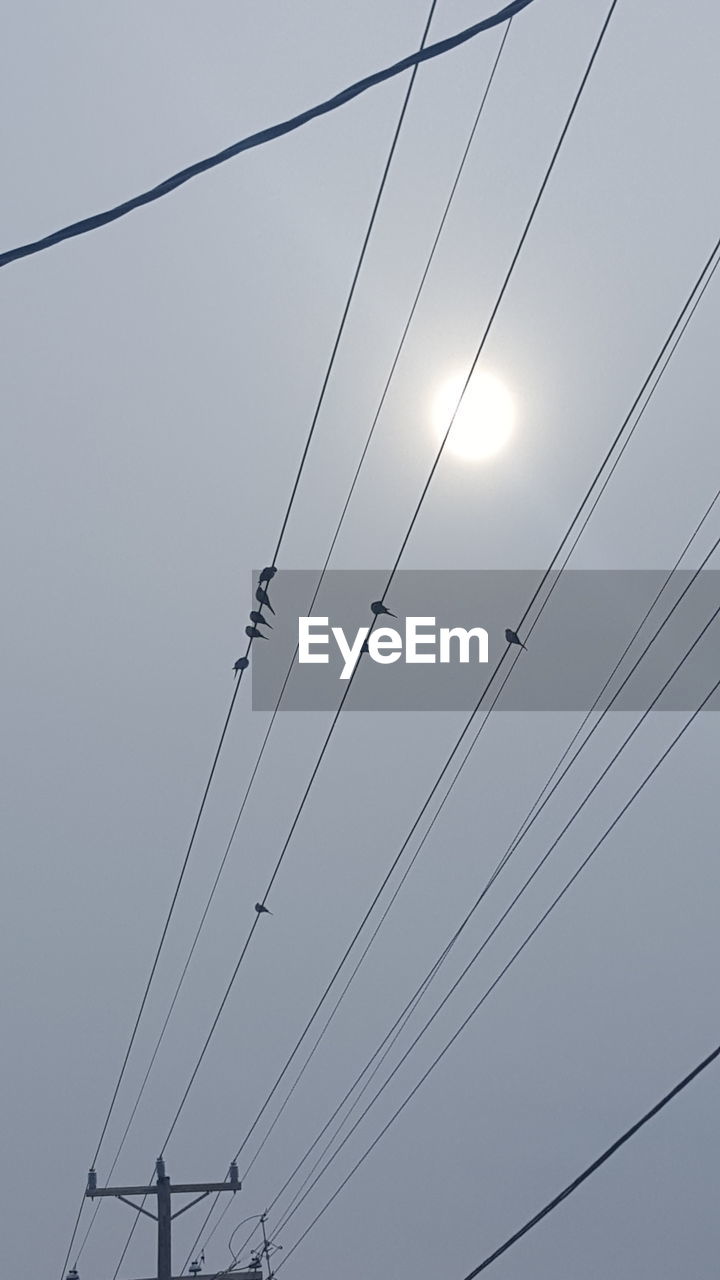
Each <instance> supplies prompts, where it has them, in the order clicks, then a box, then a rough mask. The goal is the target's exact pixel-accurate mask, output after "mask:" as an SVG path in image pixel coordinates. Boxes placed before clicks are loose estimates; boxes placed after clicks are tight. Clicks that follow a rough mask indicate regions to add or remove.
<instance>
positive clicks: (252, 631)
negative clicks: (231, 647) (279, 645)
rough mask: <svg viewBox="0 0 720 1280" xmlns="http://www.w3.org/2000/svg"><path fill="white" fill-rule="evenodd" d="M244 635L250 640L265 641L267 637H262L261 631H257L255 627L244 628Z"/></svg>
mask: <svg viewBox="0 0 720 1280" xmlns="http://www.w3.org/2000/svg"><path fill="white" fill-rule="evenodd" d="M245 635H246V636H249V637H250V639H251V640H267V636H264V635H263V633H262V631H258V629H257V627H246V628H245Z"/></svg>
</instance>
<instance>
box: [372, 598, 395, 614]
mask: <svg viewBox="0 0 720 1280" xmlns="http://www.w3.org/2000/svg"><path fill="white" fill-rule="evenodd" d="M370 608H371V609H372V611H373V613H374V614H375V617H376V618H379V617H381V616H382V617H388V618H397V614H396V613H391V612H390V610H389V609H386V608H385V605H384V604H383V602H382V600H373V602H372V604H371V605H370Z"/></svg>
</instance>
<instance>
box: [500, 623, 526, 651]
mask: <svg viewBox="0 0 720 1280" xmlns="http://www.w3.org/2000/svg"><path fill="white" fill-rule="evenodd" d="M505 639H506V640H507V642H508V644H519V645H520V648H521V649H527V645H526V644H523V642H522V640H521V639H520V637H519V635H518V633H517V631H511V630H510V627H506V628H505Z"/></svg>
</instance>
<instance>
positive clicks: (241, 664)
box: [233, 658, 250, 675]
mask: <svg viewBox="0 0 720 1280" xmlns="http://www.w3.org/2000/svg"><path fill="white" fill-rule="evenodd" d="M249 666H250V659H249V658H238V660H237V662H236V663H235V666H234V667H233V671H234V672H235V675H237V673H238V671H244V670H245V668H246V667H249Z"/></svg>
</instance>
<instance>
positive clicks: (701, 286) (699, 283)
mask: <svg viewBox="0 0 720 1280" xmlns="http://www.w3.org/2000/svg"><path fill="white" fill-rule="evenodd" d="M719 251H720V238H719V239H718V240H717V241H716V242H715V245H714V246H713V249H712V251H711V253H710V255H709V256H708V258H707V260H706V262H705V264H704V266H703V267H702V269H701V271H700V273H699V275H698V277H697V279H696V281H695V283H694V284H693V286H692V289H691V290H690V293H689V294H688V296H687V298H686V300H685V302H684V304H683V306H682V308H681V310H680V313H679V315H678V317H677V318H676V320H675V321H674V323H673V325H672V327H671V329H670V332H669V333H668V335H667V337H666V339H665V341H664V343H663V345H662V347H661V349H660V352H659V354H658V356H657V357H656V359H655V361H654V362H653V365H652V367H651V369H650V372H649V373H648V375H647V377H646V378H645V380H644V382H643V384H642V386H641V388H640V391H639V392H638V394H637V396H636V397H635V400H634V401H633V404H632V405H631V407H630V410H629V411H628V413H627V415H626V417H625V419H624V420H623V423H622V425H621V427H620V429H619V431H618V432H617V434H616V436H615V437H614V439H613V441H612V443H611V445H610V447H609V449H608V450H607V452H606V454H605V457H604V458H603V460H602V462H601V463H600V466H599V467H598V469H597V471H596V473H595V476H594V478H593V480H592V482H591V484H590V486H589V488H588V490H587V492H586V495H585V497H584V498H583V500H582V502H581V504H580V506H579V507H578V510H577V512H576V514H575V516H574V517H573V519H572V521H571V522H570V525H569V527H568V529H567V531H566V532H565V534H564V535H563V537H562V539H561V541H560V544H559V546H558V548H557V551H556V552H555V555H554V556H553V558H552V560H551V562H550V565H549V567H548V569H547V570H546V571H545V572H544V574H543V576H542V578H541V581H540V583H539V585H538V587H537V589H536V591H535V592H534V593H533V596H532V597H531V600H530V601H529V603H528V605H527V607H526V609H525V611H524V613H523V615H522V618H521V619H520V624H519V625H520V627H522V624H523V622H524V621H525V620H526V618H527V617H528V614H529V613H530V611H531V609H532V608H533V606H534V604H535V602H536V600H537V598H538V595H539V593H540V591H541V590H542V589H543V587H544V585H545V582H546V581H547V579H548V577H549V576H550V574H551V573H552V572H553V569H554V565H555V562H556V561H557V559H558V557H559V555H560V553H561V552H562V549H563V547H564V546H565V544H566V542H567V540H568V538H569V537H570V536H571V534H572V531H573V529H574V528H575V525H576V524H577V522H578V520H579V519H580V517H581V515H582V512H583V510H584V508H585V506H586V504H587V502H588V501H589V499H590V497H591V495H592V493H593V490H594V489H595V486H596V485H597V483H598V481H599V479H600V476H601V475H602V472H603V470H604V469H605V466H606V465H607V463H608V461H609V459H610V458H611V456H612V454H613V452H614V450H615V448H616V447H617V445H618V443H619V441H620V440H621V438H622V436H623V435H624V434H625V432H626V430H627V427H628V425H629V423H630V422H631V420H632V417H633V415H634V413H635V411H636V409H637V408H638V405H639V404H640V402H641V400H642V398H643V396H644V395H645V394H646V392H647V391H648V388H649V387H650V388H651V389H650V391H649V394H648V396H647V400H646V402H645V404H644V405H643V407H642V409H641V410H640V413H639V415H638V417H637V419H636V421H635V422H634V424H633V426H632V428H631V430H630V431H629V432H628V434H627V437H626V439H625V441H624V443H623V445H622V447H621V449H620V451H619V453H618V456H617V457H616V458H615V460H614V462H613V464H612V467H611V468H610V471H609V473H608V475H607V476H606V478H605V480H604V481H603V483H602V485H601V488H600V490H599V492H598V494H597V495H596V497H595V499H594V501H593V503H592V505H591V507H590V510H589V511H588V513H587V515H586V516H585V519H584V521H583V523H582V525H581V527H580V529H579V531H578V533H577V535H576V537H575V540H574V542H573V544H572V547H571V549H570V553H569V554H568V555H567V556H566V558H565V560H564V562H563V565H562V567H561V569H560V571H559V572H560V573H562V571H563V569H564V567H565V565H566V564H567V562H568V560H569V558H570V555H571V554H572V551H573V550H574V548H575V547H576V546H577V543H578V542H579V539H580V537H581V536H582V533H583V532H584V530H585V528H586V527H587V524H588V522H589V520H590V518H591V516H592V514H593V512H594V511H595V508H596V507H597V505H598V502H599V501H600V498H601V497H602V495H603V493H604V491H605V489H606V488H607V485H608V483H609V481H610V479H611V477H612V475H613V474H614V472H615V469H616V468H617V466H618V463H619V462H620V459H621V458H622V456H623V454H624V452H625V449H626V448H627V447H628V445H629V443H630V440H631V439H632V436H633V434H634V432H635V430H636V428H637V426H638V423H639V422H640V420H641V418H642V416H643V414H644V412H645V409H646V408H647V406H648V403H649V401H650V399H651V397H652V395H653V394H654V392H655V390H656V388H657V386H658V384H659V382H660V380H661V378H662V376H663V375H664V373H665V370H666V369H667V367H668V364H669V362H670V359H671V358H672V355H673V354H674V352H675V350H676V349H677V346H678V344H679V342H680V339H681V338H682V336H683V334H684V332H685V330H686V328H687V326H688V324H689V321H690V319H691V318H692V316H693V315H694V313H695V310H696V309H697V306H698V305H699V302H700V300H701V298H702V297H703V295H704V293H705V291H706V289H707V288H708V285H709V283H710V280H711V279H712V278H713V276H714V274H715V271H716V269H717V267H718V264H719V262H720V259H718V253H719ZM706 277H707V278H706ZM653 379H654V382H653ZM651 384H652V385H651ZM558 581H559V575H558V577H556V579H555V581H554V583H553V584H552V585H551V587H550V591H549V593H548V598H549V595H550V594H551V593H552V591H553V590H554V587H555V585H556V584H557V582H558ZM545 603H547V600H546V602H545ZM544 607H545V606H544V605H543V606H542V607H541V610H540V613H539V614H538V617H537V618H536V620H535V623H533V627H534V626H535V625H536V623H537V621H538V620H539V617H540V615H541V613H542V610H543V609H544ZM506 654H507V651H505V653H504V654H503V655H502V656H501V658H500V660H499V662H498V664H497V666H496V668H495V670H494V672H493V673H492V675H491V677H490V680H489V681H488V684H487V685H486V687H485V690H484V691H483V694H482V695H481V697H480V699H479V700H478V702H477V704H476V706H475V708H474V709H473V711H472V713H471V715H470V717H469V719H468V721H467V722H466V725H465V727H464V729H463V730H462V732H461V734H460V736H459V738H458V740H457V742H456V744H455V746H454V748H453V750H452V752H451V754H450V756H449V758H448V760H447V762H446V764H445V765H444V767H443V769H442V771H441V773H440V775H439V776H438V779H437V780H436V782H435V784H434V786H433V789H432V791H431V792H430V796H429V797H428V800H427V801H426V802H425V805H424V806H423V809H422V810H421V812H420V814H419V815H418V818H417V820H416V822H415V824H414V827H413V828H412V830H411V832H410V835H409V836H408V840H409V838H410V836H411V835H412V834H413V831H414V830H415V828H416V827H417V825H418V823H419V822H420V820H421V818H422V816H423V813H424V812H425V810H426V809H427V807H428V804H429V802H430V799H431V798H432V796H433V794H434V793H435V791H436V790H437V788H438V787H439V785H440V783H441V781H442V778H443V777H444V775H445V773H446V772H447V770H448V768H449V767H450V764H451V762H452V759H453V757H454V755H455V753H456V751H457V750H458V749H459V747H460V745H461V743H462V740H463V738H464V736H465V734H466V733H467V731H468V729H469V727H470V724H471V723H472V720H473V719H474V716H475V715H476V714H477V712H478V710H479V709H480V707H481V704H482V702H483V699H484V697H485V694H486V693H487V691H488V689H489V688H490V685H491V684H492V681H493V680H494V677H495V675H496V674H497V673H498V670H499V668H500V666H501V665H502V663H503V661H504V659H505V657H506ZM517 657H518V655H517V654H516V655H515V658H514V660H513V662H512V664H511V668H510V671H509V672H508V673H507V675H506V677H505V680H504V681H503V682H502V685H501V687H500V689H499V690H498V695H499V693H501V692H502V689H503V688H504V686H505V684H506V683H507V679H508V678H509V675H510V672H511V671H512V668H513V667H514V662H515V661H516V660H517ZM496 701H497V696H496V697H495V699H494V700H493V703H492V704H491V707H490V710H492V708H493V707H494V706H495V703H496ZM488 714H489V712H488ZM486 719H487V717H486ZM485 723H486V720H484V721H483V725H484V724H485ZM474 741H477V735H476V738H475V739H474ZM436 816H437V815H436ZM434 820H435V819H433V822H434ZM406 843H407V842H406ZM396 863H397V859H396V860H395V862H394V863H393V865H392V867H391V869H390V871H391V872H392V870H393V868H394V866H395V865H396ZM388 878H389V877H386V879H385V881H384V882H383V885H382V886H381V890H380V891H379V893H378V895H376V898H375V899H374V901H373V903H372V904H371V907H370V908H369V910H368V912H367V913H366V917H365V919H364V920H363V922H362V923H361V925H360V928H359V930H358V934H356V938H357V936H358V935H359V933H360V931H361V930H362V928H363V927H364V924H365V921H366V919H367V918H368V916H369V914H370V912H371V911H372V909H373V907H374V905H375V902H376V901H377V897H379V894H380V892H382V888H384V885H385V883H386V882H387V879H388ZM354 941H355V939H353V942H352V943H351V944H350V948H348V951H347V952H346V955H345V956H344V957H343V959H342V961H341V963H340V965H339V967H338V969H337V971H336V973H335V975H334V976H333V978H332V979H331V981H330V983H329V985H328V988H327V989H326V991H325V993H324V994H323V996H322V998H321V1000H320V1002H319V1004H318V1006H317V1008H316V1009H315V1011H314V1012H313V1014H312V1015H311V1017H310V1019H309V1021H308V1023H307V1024H306V1027H305V1029H304V1030H303V1032H302V1034H301V1036H300V1039H299V1040H298V1041H297V1043H296V1045H295V1048H294V1049H293V1051H292V1053H291V1055H290V1057H289V1058H288V1060H287V1061H286V1064H285V1066H284V1068H283V1070H282V1072H281V1074H280V1076H279V1077H278V1079H277V1081H276V1083H275V1085H274V1086H273V1089H272V1091H271V1093H270V1095H269V1096H268V1098H267V1099H266V1101H265V1103H264V1104H263V1107H262V1108H261V1111H260V1112H259V1113H258V1116H257V1117H256V1120H255V1121H254V1122H253V1125H252V1126H251V1129H250V1130H249V1132H248V1134H247V1135H246V1138H245V1142H244V1143H243V1146H244V1145H245V1143H246V1142H247V1140H248V1139H249V1137H250V1136H251V1134H252V1132H253V1130H254V1128H255V1127H256V1125H257V1123H258V1122H259V1120H260V1118H261V1117H262V1114H263V1113H264V1111H265V1110H266V1108H267V1105H269V1102H270V1101H271V1099H272V1096H273V1095H274V1093H275V1091H276V1090H277V1088H278V1087H279V1084H280V1083H281V1081H282V1079H283V1078H284V1075H285V1073H286V1071H287V1070H288V1069H289V1066H290V1065H291V1063H292V1061H293V1060H294V1057H295V1055H296V1053H297V1052H298V1050H299V1048H300V1046H301V1044H302V1043H303V1041H304V1039H305V1036H306V1035H307V1033H308V1031H309V1029H310V1026H311V1025H312V1023H313V1021H314V1019H315V1017H316V1015H317V1012H318V1011H319V1008H320V1006H321V1005H322V1003H323V1002H324V1000H325V998H326V996H327V993H328V991H329V989H330V987H331V986H332V985H333V983H334V981H335V977H336V976H337V973H339V971H340V968H342V966H343V964H344V962H345V959H346V958H347V955H348V954H349V951H350V950H351V949H352V946H353V945H354ZM243 1146H241V1148H240V1150H239V1151H238V1156H239V1155H240V1154H241V1152H242V1149H243ZM213 1208H214V1205H213V1206H211V1209H210V1211H209V1212H208V1214H207V1216H206V1219H205V1222H204V1223H203V1227H202V1228H201V1232H202V1230H204V1229H205V1226H206V1225H207V1222H208V1220H209V1217H210V1214H211V1212H212V1209H213ZM223 1216H224V1214H223ZM208 1238H210V1237H208ZM198 1239H199V1236H198Z"/></svg>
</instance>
